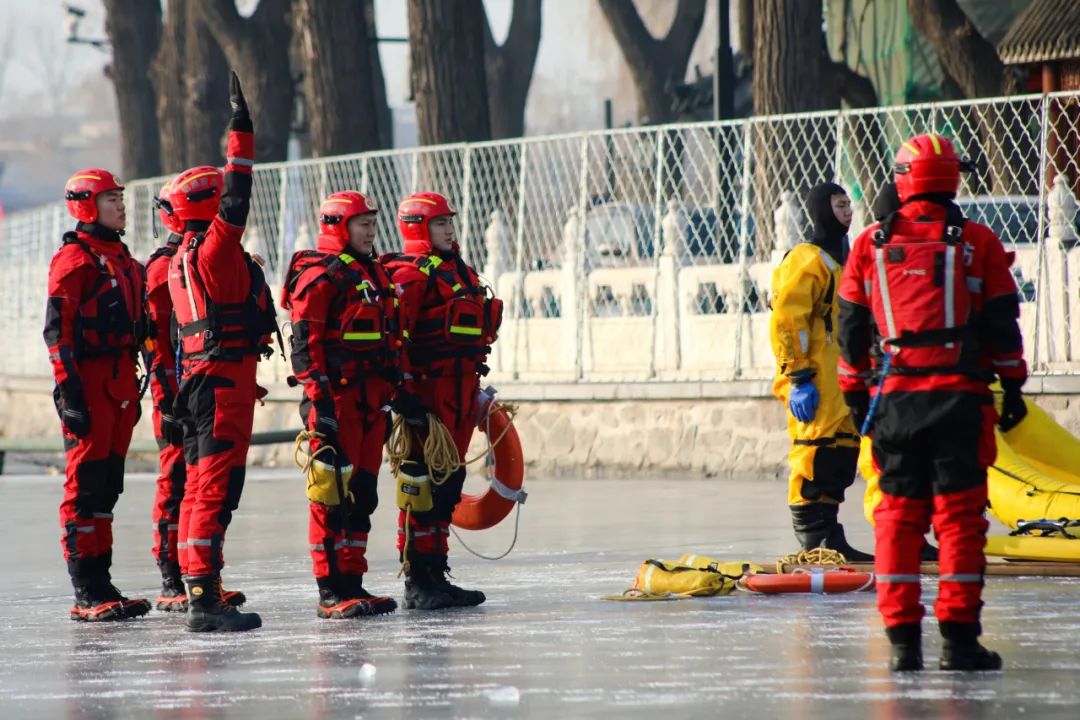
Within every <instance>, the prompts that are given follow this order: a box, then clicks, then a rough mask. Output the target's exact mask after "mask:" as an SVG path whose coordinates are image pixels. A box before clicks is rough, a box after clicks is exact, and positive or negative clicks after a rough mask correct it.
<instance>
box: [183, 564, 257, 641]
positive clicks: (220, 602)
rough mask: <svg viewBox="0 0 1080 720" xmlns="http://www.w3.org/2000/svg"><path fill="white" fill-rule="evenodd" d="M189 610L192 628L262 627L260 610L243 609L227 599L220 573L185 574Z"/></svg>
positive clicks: (238, 629) (229, 629) (230, 629)
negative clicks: (187, 575)
mask: <svg viewBox="0 0 1080 720" xmlns="http://www.w3.org/2000/svg"><path fill="white" fill-rule="evenodd" d="M184 585H185V587H186V589H187V597H188V610H187V618H186V619H185V625H186V626H187V629H188V630H189V631H190V632H243V631H245V630H254V629H255V628H258V627H262V618H260V617H259V615H258V613H245V612H240V611H239V610H237V609H236V608H235V607H234V606H232V605H230V604H229V603H228V602H226V600H225V597H224V593H223V591H222V589H221V577H220V576H219V575H199V576H195V577H186V578H184Z"/></svg>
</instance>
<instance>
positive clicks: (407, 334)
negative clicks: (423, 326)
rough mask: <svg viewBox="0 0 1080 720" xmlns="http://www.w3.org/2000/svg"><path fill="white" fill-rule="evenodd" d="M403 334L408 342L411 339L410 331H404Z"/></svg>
mask: <svg viewBox="0 0 1080 720" xmlns="http://www.w3.org/2000/svg"><path fill="white" fill-rule="evenodd" d="M401 334H402V335H404V336H405V339H406V340H408V339H409V331H408V330H402V331H401Z"/></svg>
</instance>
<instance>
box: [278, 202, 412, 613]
mask: <svg viewBox="0 0 1080 720" xmlns="http://www.w3.org/2000/svg"><path fill="white" fill-rule="evenodd" d="M377 212H378V210H377V208H376V206H375V202H374V200H372V199H371V198H369V197H368V196H366V195H363V194H361V193H358V192H355V191H351V190H349V191H345V192H337V193H334V194H333V195H331V196H330V197H328V198H326V199H325V200H324V201H323V203H322V206H321V207H320V208H319V228H320V233H319V238H318V244H317V247H316V249H315V250H302V251H300V252H298V253H296V254H295V255H293V258H292V262H291V263H290V264H289V270H288V272H287V273H286V276H285V288H284V289H283V290H282V298H281V305H282V307H284V308H286V309H288V310H289V311H290V318H291V322H292V340H291V343H292V367H293V372H294V373H296V379H297V380H298V381H299V382H300V384H301V385H302V386H303V389H304V399H303V400H302V401H301V402H300V417H301V419H302V420H303V422H304V425H305V426H306V427H307V429H308V430H309V431H312V432H316V433H318V434H319V436H320V437H318V438H316V439H313V440H311V441H310V442H309V448H310V450H311V453H312V456H313V457H314V458H321V457H323V456H324V455H327V453H320V449H321V448H322V447H323V446H329V447H330V448H331V450H330V452H329V456H330V457H331V460H328V461H327V462H328V463H335V462H336V463H338V464H339V467H340V466H346V465H349V466H351V467H352V473H351V475H350V476H348V477H344V478H343V482H342V488H341V489H342V490H343V491H345V497H339V496H338V493H337V490H336V488H335V490H334V492H333V493H331V494H332V495H333V497H322V496H320V497H319V498H310V503H309V512H310V514H309V522H308V542H309V544H310V548H311V561H312V566H313V569H314V571H315V582H316V584H317V585H318V588H319V603H318V606H317V607H316V613H317V615H318V616H319V617H321V618H324V619H346V618H353V617H365V616H369V615H382V614H384V613H390V612H393V611H394V610H395V609H396V608H397V603H396V602H394V600H393V599H392V598H389V597H378V596H374V595H372V594H371V593H369V592H368V591H367V590H365V589H364V586H363V580H364V573H366V572H367V569H368V564H367V558H366V554H367V544H368V533H369V532H370V531H371V514H372V513H373V512H375V508H376V507H377V506H378V504H379V496H378V492H377V478H378V474H379V466H380V465H382V450H383V442H384V441H385V439H386V434H387V432H388V430H389V423H390V413H389V412H388V408H389V405H390V402H391V401H392V400H393V397H394V388H395V386H396V385H397V384H398V383H399V381H400V377H401V370H400V361H399V358H400V356H401V344H402V343H401V333H400V330H399V324H398V300H397V295H396V293H395V291H394V285H393V283H392V282H390V277H389V275H387V273H386V270H384V269H383V267H382V265H381V264H380V263H379V260H378V258H377V256H376V255H375V250H374V243H375V232H376V229H377V224H376V213H377ZM332 481H334V482H336V478H333V479H332ZM322 500H326V501H327V502H322ZM331 502H333V503H335V504H329V503H331Z"/></svg>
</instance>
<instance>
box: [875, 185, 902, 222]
mask: <svg viewBox="0 0 1080 720" xmlns="http://www.w3.org/2000/svg"><path fill="white" fill-rule="evenodd" d="M899 209H900V196H899V195H897V194H896V183H885V187H883V188H881V192H880V193H878V196H877V199H876V200H874V220H876V221H877V222H881V221H882V220H884V219H885V218H887V217H889V216H890V215H892V214H893V213H894V212H896V211H897V210H899Z"/></svg>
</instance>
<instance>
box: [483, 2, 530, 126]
mask: <svg viewBox="0 0 1080 720" xmlns="http://www.w3.org/2000/svg"><path fill="white" fill-rule="evenodd" d="M540 16H541V0H514V14H513V16H512V18H511V20H510V30H509V32H507V34H506V40H505V41H504V42H503V44H502V45H496V44H495V38H494V36H493V35H492V33H491V23H489V22H488V21H487V14H486V13H485V14H484V64H485V69H486V74H487V87H488V103H489V105H490V111H491V135H492V137H494V138H495V139H496V140H498V139H501V138H512V137H521V136H522V135H524V134H525V101H526V100H527V99H528V97H529V85H530V84H531V83H532V76H533V69H534V68H535V66H536V53H537V50H538V49H539V47H540V21H541V17H540Z"/></svg>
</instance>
